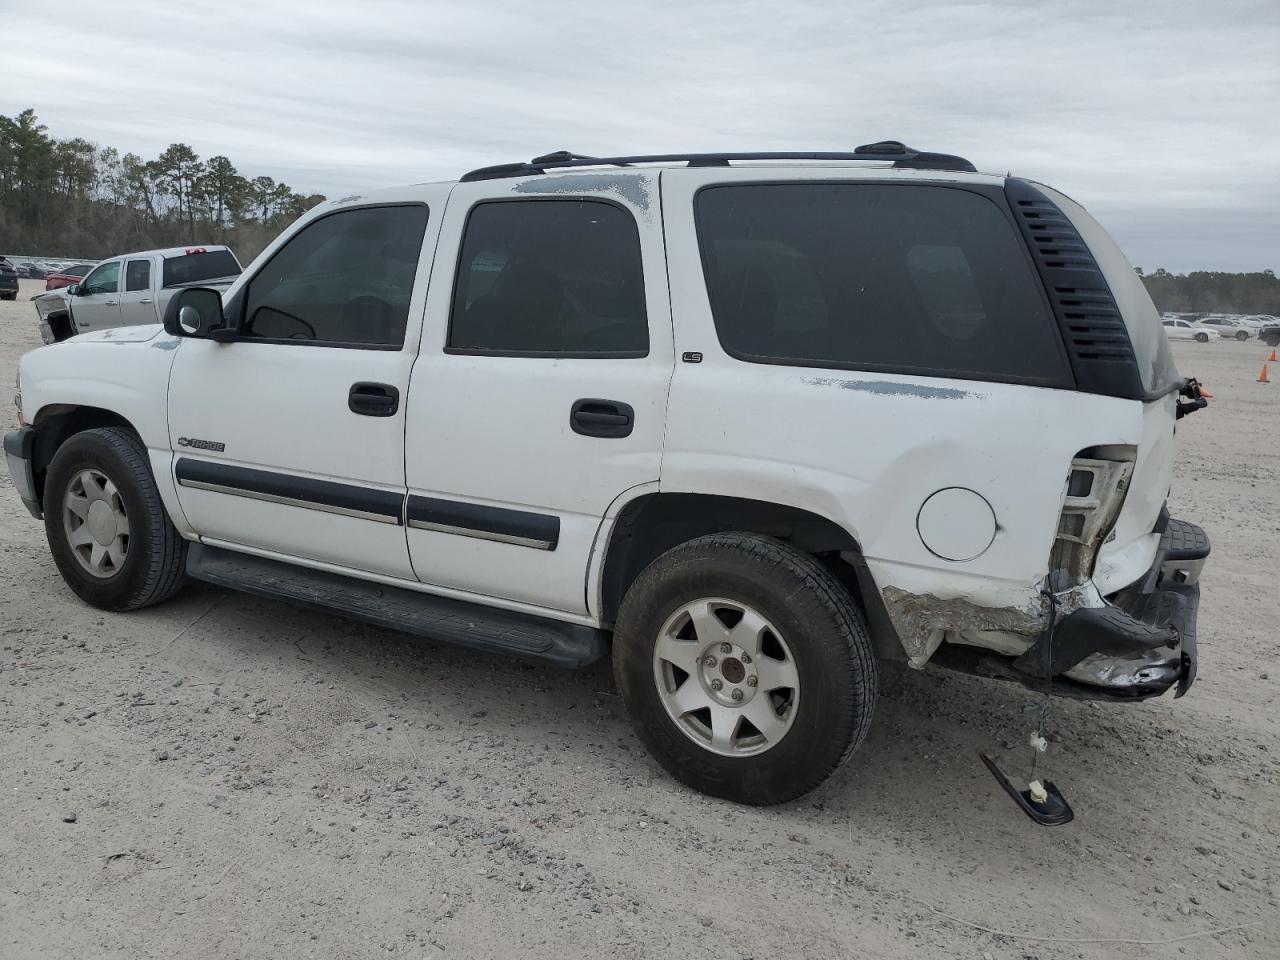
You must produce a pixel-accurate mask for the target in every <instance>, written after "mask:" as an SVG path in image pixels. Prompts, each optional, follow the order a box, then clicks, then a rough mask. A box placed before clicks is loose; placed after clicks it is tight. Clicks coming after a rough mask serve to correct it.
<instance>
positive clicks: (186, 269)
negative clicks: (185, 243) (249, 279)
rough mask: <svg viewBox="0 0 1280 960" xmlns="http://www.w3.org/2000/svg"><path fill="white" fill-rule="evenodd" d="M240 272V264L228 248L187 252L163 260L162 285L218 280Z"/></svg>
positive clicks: (237, 274)
mask: <svg viewBox="0 0 1280 960" xmlns="http://www.w3.org/2000/svg"><path fill="white" fill-rule="evenodd" d="M239 274H240V264H238V263H236V258H235V257H234V256H233V255H232V253H231V251H230V250H208V251H206V252H204V253H188V254H186V255H185V256H181V257H169V258H168V259H167V260H165V262H164V285H165V286H166V287H173V286H177V285H178V284H183V283H199V282H200V281H202V280H220V279H221V278H223V277H235V276H239Z"/></svg>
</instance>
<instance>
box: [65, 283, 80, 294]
mask: <svg viewBox="0 0 1280 960" xmlns="http://www.w3.org/2000/svg"><path fill="white" fill-rule="evenodd" d="M67 296H70V297H78V296H80V284H78V283H73V284H71V286H69V287H67Z"/></svg>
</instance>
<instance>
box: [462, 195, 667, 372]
mask: <svg viewBox="0 0 1280 960" xmlns="http://www.w3.org/2000/svg"><path fill="white" fill-rule="evenodd" d="M449 347H450V348H451V349H454V350H465V351H496V352H501V353H540V354H553V355H555V356H592V355H617V354H621V355H624V356H644V355H645V354H646V353H648V351H649V326H648V321H647V319H646V316H645V302H644V274H643V270H642V269H641V266H640V235H639V233H638V232H637V230H636V224H635V221H634V220H633V219H632V217H631V214H629V213H627V212H626V211H625V210H623V209H622V208H621V207H617V206H614V205H613V204H611V203H603V202H600V201H592V200H519V201H503V202H498V203H482V204H480V205H478V206H477V207H476V208H475V209H473V210H472V211H471V214H470V216H469V217H468V218H467V228H466V235H465V236H464V238H463V243H462V256H461V257H460V259H459V263H458V276H457V281H456V283H455V285H454V291H453V309H452V312H451V314H450V323H449Z"/></svg>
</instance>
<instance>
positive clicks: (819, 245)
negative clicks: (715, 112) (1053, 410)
mask: <svg viewBox="0 0 1280 960" xmlns="http://www.w3.org/2000/svg"><path fill="white" fill-rule="evenodd" d="M694 203H695V213H696V218H697V225H698V238H699V244H700V247H701V251H702V258H703V267H704V273H705V275H706V283H707V293H708V296H709V298H710V302H711V312H712V315H713V317H714V319H715V325H716V332H717V335H718V336H719V338H720V343H721V345H722V346H723V347H724V349H725V350H726V351H727V352H728V353H730V354H731V355H733V356H735V357H738V358H739V359H742V360H749V361H753V362H759V363H782V364H793V365H797V366H813V367H837V368H844V369H854V370H876V371H886V372H896V373H908V374H916V375H923V376H939V377H954V378H958V379H971V380H996V381H1003V382H1012V383H1030V384H1037V385H1041V386H1061V387H1069V386H1070V385H1071V382H1072V381H1071V375H1070V370H1069V367H1068V366H1067V361H1066V357H1065V353H1064V351H1063V348H1062V342H1061V338H1060V337H1059V335H1058V333H1057V328H1056V324H1055V321H1054V319H1053V317H1052V315H1051V314H1050V312H1049V309H1048V305H1047V303H1046V302H1045V299H1044V295H1043V292H1042V290H1041V289H1040V284H1039V278H1038V277H1037V275H1036V273H1035V269H1034V266H1033V264H1032V263H1031V260H1030V258H1029V257H1028V255H1027V252H1026V249H1025V247H1024V245H1023V242H1022V239H1021V238H1020V237H1019V235H1018V234H1017V233H1016V232H1015V229H1014V227H1013V225H1012V224H1011V223H1010V221H1009V218H1008V214H1007V213H1006V212H1005V211H1004V210H1003V209H1002V208H1001V207H1000V206H998V205H997V204H996V203H994V202H993V201H992V200H990V199H988V198H987V197H985V196H983V195H982V194H980V193H977V192H973V191H970V190H965V189H956V188H950V187H946V186H934V185H916V184H868V183H798V184H797V183H767V184H747V185H726V186H715V187H707V188H704V189H703V190H701V191H699V193H698V194H697V197H696V198H695V201H694Z"/></svg>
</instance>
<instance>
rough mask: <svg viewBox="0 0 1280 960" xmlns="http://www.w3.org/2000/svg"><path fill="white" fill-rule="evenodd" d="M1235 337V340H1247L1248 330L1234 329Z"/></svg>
mask: <svg viewBox="0 0 1280 960" xmlns="http://www.w3.org/2000/svg"><path fill="white" fill-rule="evenodd" d="M1236 339H1237V340H1241V341H1244V340H1248V339H1249V331H1247V330H1237V331H1236Z"/></svg>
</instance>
